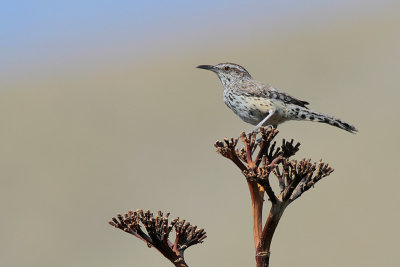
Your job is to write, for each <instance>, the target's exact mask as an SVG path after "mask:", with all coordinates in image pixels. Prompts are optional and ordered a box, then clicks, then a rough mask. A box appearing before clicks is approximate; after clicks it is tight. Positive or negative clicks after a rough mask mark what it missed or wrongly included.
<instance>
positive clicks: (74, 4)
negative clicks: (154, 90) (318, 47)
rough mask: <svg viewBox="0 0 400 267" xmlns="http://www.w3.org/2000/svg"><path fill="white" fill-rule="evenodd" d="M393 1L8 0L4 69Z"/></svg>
mask: <svg viewBox="0 0 400 267" xmlns="http://www.w3.org/2000/svg"><path fill="white" fill-rule="evenodd" d="M391 2H394V1H380V2H378V1H371V0H364V1H354V0H351V1H344V0H342V1H311V0H305V1H209V0H206V1H177V0H172V1H3V2H2V3H1V4H0V72H2V73H3V74H4V71H6V72H7V71H12V72H15V71H17V72H18V69H20V68H23V67H27V66H29V65H30V64H35V63H36V62H39V63H41V62H47V61H54V62H57V63H58V64H62V62H63V61H64V60H66V59H68V58H69V57H74V56H76V55H79V56H82V55H85V54H88V55H92V56H93V57H96V55H101V54H102V53H103V54H105V53H108V51H110V50H114V51H118V50H124V49H127V47H128V48H130V49H132V50H134V49H136V50H138V51H139V50H140V53H143V51H144V50H146V48H149V47H152V46H153V47H157V46H162V45H164V42H165V43H167V42H168V40H171V39H174V40H179V41H181V42H183V43H185V42H186V41H188V42H190V41H193V40H194V39H195V38H196V37H197V36H199V35H202V36H203V40H204V42H206V41H207V40H206V39H204V37H205V38H207V35H209V36H210V38H214V37H215V36H222V35H225V34H226V35H229V34H231V35H232V33H235V31H251V30H252V28H256V29H257V30H254V34H258V33H260V34H265V33H268V32H271V31H272V32H273V31H274V30H275V31H279V30H281V27H282V26H284V25H289V27H292V28H293V27H294V28H295V27H301V25H302V23H307V22H308V23H311V24H315V25H318V24H319V23H324V22H326V21H331V20H335V19H338V18H342V17H351V16H354V15H355V14H357V13H360V12H361V13H362V12H365V11H368V10H374V9H376V8H379V7H383V6H384V5H383V3H385V4H390V3H391ZM260 25H261V26H260ZM260 29H261V31H260ZM200 40H201V39H200ZM143 48H145V49H143ZM145 52H146V51H145ZM147 52H151V51H149V49H147Z"/></svg>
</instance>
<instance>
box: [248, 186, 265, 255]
mask: <svg viewBox="0 0 400 267" xmlns="http://www.w3.org/2000/svg"><path fill="white" fill-rule="evenodd" d="M247 184H248V186H249V190H250V196H251V206H252V211H253V237H254V247H255V248H256V249H257V246H258V244H259V243H260V240H261V236H262V208H263V204H264V189H263V188H262V187H260V186H259V185H258V184H257V182H254V181H247Z"/></svg>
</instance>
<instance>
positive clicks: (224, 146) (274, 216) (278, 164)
mask: <svg viewBox="0 0 400 267" xmlns="http://www.w3.org/2000/svg"><path fill="white" fill-rule="evenodd" d="M277 134H278V130H275V129H273V128H267V129H265V128H261V129H260V135H261V139H259V140H257V134H256V133H252V134H248V135H246V134H245V133H242V134H241V136H240V138H241V141H242V142H243V145H244V147H243V148H241V149H236V145H237V143H238V139H233V138H230V139H227V138H225V139H224V141H223V142H220V141H217V142H216V143H215V147H216V148H217V152H218V153H220V154H221V155H222V156H224V157H226V158H229V159H230V160H232V162H233V163H235V164H236V166H237V167H238V168H239V169H240V170H241V171H242V173H243V175H244V176H245V177H246V180H247V184H248V187H249V191H250V196H251V203H252V211H253V237H254V246H255V250H256V255H255V258H256V262H257V267H267V266H269V258H270V254H271V251H270V247H271V241H272V237H273V235H274V232H275V229H276V227H277V226H278V223H279V220H280V219H281V216H282V214H283V212H284V211H285V209H286V207H287V206H288V205H289V204H290V203H291V202H293V201H294V200H296V199H297V198H298V197H300V196H301V195H302V194H303V193H304V192H305V191H307V190H308V189H310V188H311V187H312V186H313V185H314V184H315V183H317V182H318V181H319V180H321V179H322V178H323V177H326V176H328V175H329V174H331V173H332V172H333V169H332V168H331V167H330V166H329V165H328V164H325V163H323V162H322V161H319V162H318V163H311V160H310V159H308V160H306V159H302V160H300V161H296V160H289V158H290V157H291V156H293V155H294V154H295V153H296V152H297V151H298V150H299V146H300V143H297V144H295V145H294V144H293V140H291V142H287V141H285V140H284V139H283V140H282V145H281V146H280V147H278V148H276V142H272V141H273V139H274V138H275V136H276V135H277ZM271 173H274V175H275V176H276V178H277V179H278V183H279V190H280V193H279V195H278V196H277V195H275V193H274V191H273V189H272V187H271V185H270V181H269V176H270V174H271ZM265 194H267V196H268V198H269V200H270V201H271V208H270V211H269V214H268V217H267V220H266V222H265V225H264V227H263V226H262V213H263V203H264V195H265Z"/></svg>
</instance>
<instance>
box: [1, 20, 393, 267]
mask: <svg viewBox="0 0 400 267" xmlns="http://www.w3.org/2000/svg"><path fill="white" fill-rule="evenodd" d="M399 25H400V17H399V16H398V12H388V13H385V14H383V13H382V14H381V15H379V16H365V17H363V18H359V19H357V20H351V19H349V20H346V21H342V22H340V23H338V24H336V25H329V26H327V27H321V28H318V29H315V30H311V31H305V32H292V33H286V34H281V35H276V36H275V37H274V38H270V37H262V36H259V37H257V38H254V37H252V38H253V39H251V40H250V41H248V42H239V43H237V44H233V45H231V46H229V48H226V43H224V41H221V40H218V41H215V43H213V42H212V41H210V40H208V41H207V45H205V46H204V47H205V48H204V49H198V50H196V51H194V52H190V53H189V52H185V53H180V51H173V50H168V51H165V54H166V55H165V57H158V58H152V60H150V61H149V62H148V64H144V63H143V61H142V62H140V64H139V63H137V62H136V63H135V60H134V58H127V60H126V61H121V62H114V63H113V65H110V66H109V68H108V69H96V68H95V66H94V68H93V69H94V70H83V71H82V72H79V71H76V72H69V74H63V73H59V74H56V75H49V76H48V77H46V75H44V76H43V78H36V79H29V80H24V78H23V77H20V78H19V80H16V81H14V82H13V83H8V84H6V85H3V86H2V87H3V88H4V89H5V90H2V91H1V92H0V94H1V95H0V110H1V111H0V122H1V125H2V130H1V133H0V147H1V149H0V151H1V152H0V164H1V166H0V170H1V176H2V178H1V189H0V208H1V211H2V220H1V222H0V237H1V240H2V241H1V242H0V255H1V259H0V262H1V265H2V266H168V265H169V263H168V262H167V261H166V260H165V259H164V258H163V257H162V256H160V255H158V253H156V252H155V251H153V250H150V249H147V247H146V246H145V244H143V243H142V242H139V240H136V239H134V238H132V237H130V236H128V235H127V234H124V233H122V232H121V231H117V230H115V229H113V228H111V227H110V226H108V224H107V221H108V220H109V219H110V218H111V217H112V216H114V215H115V214H116V213H117V212H123V211H126V210H128V209H136V208H144V209H151V210H157V209H161V210H164V211H171V212H172V216H181V217H183V218H186V219H188V220H189V221H191V222H193V223H195V224H197V225H199V226H201V227H204V228H205V229H206V231H207V233H208V238H207V239H206V240H205V243H204V244H203V245H200V246H197V247H195V248H192V249H189V250H188V251H187V253H186V254H187V255H186V258H187V262H188V263H189V264H190V266H254V263H253V261H254V260H253V255H254V253H253V246H252V242H253V241H252V236H251V228H250V223H251V222H250V209H249V196H248V192H247V186H246V185H245V181H244V180H243V177H242V176H241V174H240V173H239V171H238V170H237V169H236V168H235V167H234V166H233V165H232V164H231V162H228V161H227V160H225V159H223V158H222V157H220V156H218V155H217V154H216V153H215V152H214V148H213V143H214V141H215V140H216V139H221V138H223V137H224V136H236V135H238V134H239V133H240V132H241V131H242V130H250V129H252V128H251V127H250V126H249V125H246V124H244V123H243V122H241V121H240V120H239V119H238V118H237V117H235V116H234V115H233V113H232V112H231V111H230V110H228V109H227V108H226V106H225V105H224V104H223V103H222V88H221V85H220V84H219V81H218V79H217V77H215V75H213V74H211V73H207V72H205V71H202V70H198V69H195V68H194V67H195V66H196V65H199V64H216V63H219V62H222V61H231V62H235V63H239V64H242V65H244V66H245V67H246V68H247V69H248V70H249V71H250V72H251V73H252V75H253V76H254V77H255V78H256V79H258V80H262V81H268V82H270V83H271V84H273V85H274V86H276V87H278V88H280V89H281V90H284V91H287V92H289V93H290V94H292V95H294V96H296V97H298V98H300V99H304V100H307V101H309V102H310V103H311V108H312V109H315V110H317V111H321V112H325V113H328V114H334V115H335V116H337V117H339V118H342V119H344V120H345V121H348V122H350V123H353V124H354V125H356V126H357V128H358V129H359V131H360V132H359V134H357V135H351V134H349V133H347V132H344V131H341V130H338V129H335V128H332V127H329V126H326V125H321V124H317V123H307V122H304V123H303V122H292V123H287V124H284V125H282V126H281V127H280V131H281V133H280V135H279V138H295V139H296V140H298V141H300V142H301V143H302V146H301V148H302V149H301V151H300V153H299V155H298V157H299V158H300V157H303V156H305V157H311V158H313V159H314V160H318V159H319V158H321V157H322V158H323V159H324V160H326V161H328V162H329V163H330V164H331V165H332V166H333V167H334V168H335V169H336V171H335V172H334V173H333V174H332V175H331V176H330V177H329V178H328V179H327V180H325V181H322V182H321V183H320V184H318V185H317V187H316V189H314V190H311V191H309V192H308V193H307V194H305V195H304V196H303V197H302V198H301V199H299V200H298V201H296V203H294V204H293V205H292V206H291V207H290V208H289V209H288V210H287V211H286V213H285V215H284V218H283V220H282V222H281V224H280V225H279V227H278V230H277V233H276V236H275V238H274V241H273V244H272V257H271V266H351V267H354V266H400V260H399V259H398V257H397V249H398V247H399V245H398V240H399V239H398V238H399V230H398V225H399V223H400V214H399V210H400V209H399V203H400V197H399V196H398V187H399V186H400V179H399V174H398V171H397V164H398V150H399V141H398V137H399V134H400V123H399V115H400V112H399V107H398V105H399V99H400V90H399V71H400V49H399V42H400V30H399ZM128 62H130V63H128Z"/></svg>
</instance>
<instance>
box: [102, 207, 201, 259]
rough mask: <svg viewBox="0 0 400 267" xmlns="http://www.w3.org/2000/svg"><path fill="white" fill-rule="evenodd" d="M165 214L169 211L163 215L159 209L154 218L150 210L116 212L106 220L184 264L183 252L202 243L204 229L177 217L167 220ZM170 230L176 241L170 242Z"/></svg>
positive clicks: (168, 257) (167, 215) (169, 257)
mask: <svg viewBox="0 0 400 267" xmlns="http://www.w3.org/2000/svg"><path fill="white" fill-rule="evenodd" d="M168 217H169V213H167V214H166V215H165V216H163V213H162V212H161V211H159V212H158V215H157V216H155V217H154V215H153V213H151V212H150V211H146V212H143V210H137V211H129V212H128V213H125V214H124V215H121V214H118V215H117V217H116V218H115V217H114V218H112V221H110V222H109V223H110V225H112V226H114V227H116V228H119V229H121V230H123V231H125V232H127V233H130V234H132V235H134V236H136V237H137V238H139V239H141V240H143V241H145V242H146V243H147V246H148V247H154V248H156V249H157V250H158V251H159V252H160V253H161V254H163V255H164V256H165V257H166V258H167V259H169V260H170V261H171V262H172V263H173V264H174V265H175V266H187V264H186V262H185V260H184V257H183V253H184V251H185V250H186V249H187V248H188V247H190V246H192V245H195V244H198V243H202V242H203V240H204V239H205V238H206V237H207V236H206V232H205V231H204V229H197V226H195V225H191V224H190V223H189V222H186V221H185V220H179V218H176V219H174V220H172V221H171V222H169V219H168ZM142 226H143V227H144V229H145V231H146V232H147V234H146V233H145V232H144V231H143V229H142ZM173 229H175V233H176V236H175V241H174V242H171V241H170V240H169V235H170V233H171V231H172V230H173Z"/></svg>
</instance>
